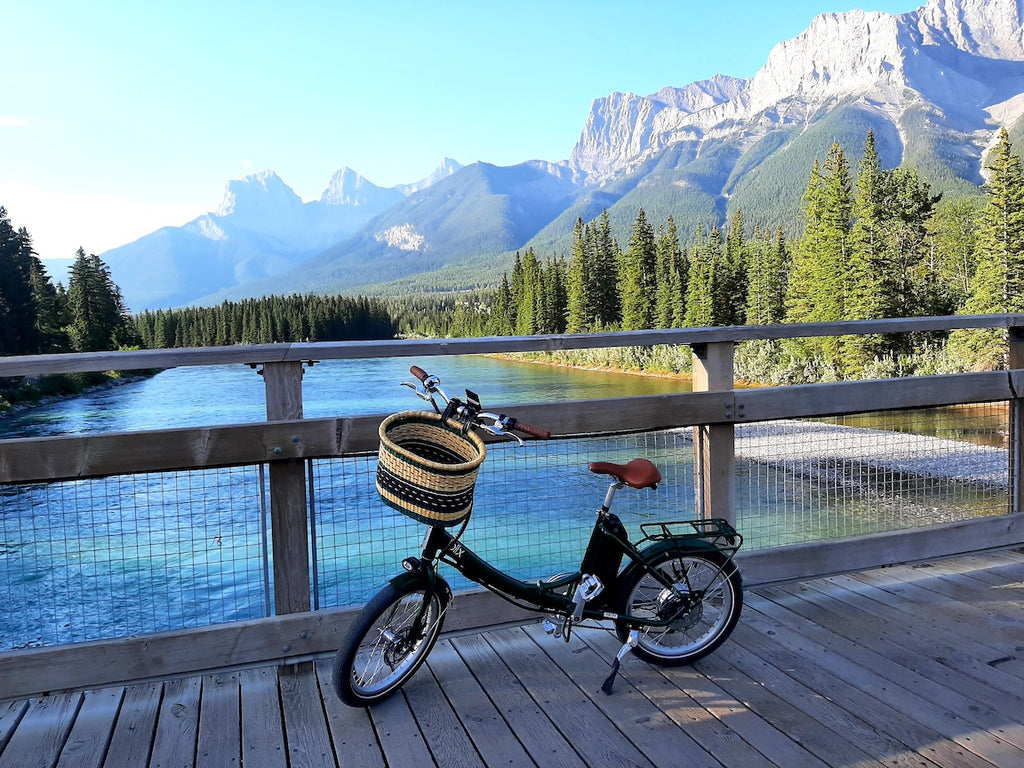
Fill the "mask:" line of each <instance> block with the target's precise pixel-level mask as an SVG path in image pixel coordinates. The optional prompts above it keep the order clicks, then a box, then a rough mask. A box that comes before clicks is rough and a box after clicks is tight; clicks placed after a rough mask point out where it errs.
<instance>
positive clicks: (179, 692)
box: [150, 677, 202, 768]
mask: <svg viewBox="0 0 1024 768" xmlns="http://www.w3.org/2000/svg"><path fill="white" fill-rule="evenodd" d="M201 692H202V680H201V679H200V678H198V677H189V678H184V679H181V680H168V681H167V682H166V683H164V698H163V701H162V702H161V704H160V711H159V713H158V714H157V721H156V732H155V734H154V735H153V756H152V759H151V760H150V768H192V766H194V765H195V762H196V741H197V738H198V735H199V706H200V695H201Z"/></svg>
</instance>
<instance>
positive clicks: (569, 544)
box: [0, 403, 1009, 649]
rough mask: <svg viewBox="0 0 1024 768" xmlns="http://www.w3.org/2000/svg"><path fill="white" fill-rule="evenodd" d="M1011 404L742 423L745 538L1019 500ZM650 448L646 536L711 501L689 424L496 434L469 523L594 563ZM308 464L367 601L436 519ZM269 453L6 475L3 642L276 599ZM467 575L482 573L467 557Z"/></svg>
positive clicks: (341, 583) (497, 544) (562, 558)
mask: <svg viewBox="0 0 1024 768" xmlns="http://www.w3.org/2000/svg"><path fill="white" fill-rule="evenodd" d="M1007 411H1008V408H1007V404H1006V403H992V404H987V405H982V406H961V407H955V408H941V409H928V410H926V411H909V412H891V413H885V414H865V415H859V416H849V417H844V418H842V419H827V420H823V419H816V420H797V421H776V422H764V423H758V424H743V425H737V427H736V432H735V443H736V456H737V461H736V477H735V499H736V515H737V527H738V528H739V530H740V531H741V532H742V533H743V535H744V536H745V538H746V545H745V546H746V547H747V548H764V547H775V546H781V545H785V544H789V543H794V542H801V541H813V540H817V539H829V538H840V537H844V536H851V535H857V534H862V533H870V532H879V531H890V530H899V529H903V528H908V527H914V526H920V525H928V524H932V523H937V522H947V521H951V520H959V519H965V518H969V517H977V516H983V515H990V514H999V513H1002V512H1005V511H1006V509H1007V498H1008V487H1009V472H1008V464H1009V460H1008V454H1007V447H1006V445H1007V434H1006V432H1007V424H1008V413H1007ZM638 456H643V457H646V458H649V459H651V460H652V461H654V462H655V463H656V464H657V465H658V466H659V467H660V468H661V471H662V475H663V482H662V484H661V486H660V487H659V488H658V489H656V490H643V491H635V490H631V489H630V490H627V491H624V492H622V493H620V494H619V495H618V496H617V498H616V502H615V511H616V512H617V513H618V514H619V515H620V517H621V518H622V520H623V522H624V523H625V524H626V527H627V529H628V530H629V531H630V534H631V536H633V537H636V536H637V532H638V530H639V526H640V525H641V524H642V523H645V522H649V521H652V520H686V519H691V518H693V517H695V516H696V514H697V513H696V506H695V502H694V446H693V432H692V430H691V429H689V428H685V429H673V430H665V431H659V432H652V433H641V434H630V435H610V436H600V437H586V438H576V439H567V440H550V441H532V442H530V443H528V444H527V445H525V446H523V447H518V446H515V445H514V444H511V443H499V444H492V445H491V446H489V448H488V459H487V461H485V462H484V464H483V466H482V468H481V471H480V475H479V479H478V483H477V489H476V502H475V508H474V512H473V516H472V518H471V522H470V524H469V526H468V528H467V530H466V532H465V534H464V537H463V541H464V542H465V543H466V544H467V545H468V546H469V547H471V548H472V549H474V550H475V551H476V552H478V553H479V554H481V555H482V556H484V557H485V558H486V559H488V560H489V561H491V562H492V563H494V564H495V565H496V566H498V567H499V568H501V569H503V570H505V571H506V572H508V573H510V574H512V575H514V576H518V577H520V578H525V579H532V578H542V577H546V576H550V575H553V574H555V573H559V572H565V571H573V570H575V569H576V568H577V567H578V564H579V561H580V558H581V556H582V553H583V550H584V548H585V546H586V542H587V538H588V536H589V532H590V529H591V527H592V524H593V519H594V510H596V509H597V508H598V507H599V506H600V504H601V502H602V500H603V498H604V493H605V489H606V487H607V478H605V477H600V476H597V475H593V474H591V473H590V472H588V471H587V465H588V463H589V462H591V461H596V460H602V461H615V462H626V461H628V460H629V459H632V458H635V457H638ZM308 466H309V470H310V472H309V476H310V480H309V487H308V497H309V499H308V500H309V514H310V521H309V522H310V532H311V536H310V548H311V555H312V560H313V563H314V572H313V574H312V577H311V578H312V585H311V586H312V589H313V602H314V606H315V607H319V608H330V607H342V606H350V605H356V604H359V603H362V602H363V601H365V600H366V599H367V598H368V597H369V596H370V595H372V594H373V593H374V592H375V591H376V590H377V589H379V588H380V587H381V586H382V585H383V584H384V582H385V581H386V579H387V578H389V577H390V576H392V575H394V574H395V573H397V572H398V571H399V570H400V563H401V560H402V558H404V557H406V556H409V555H416V554H418V553H419V547H420V543H421V541H422V538H423V534H424V532H425V528H424V526H422V525H421V524H419V523H416V522H414V521H412V520H410V519H408V518H406V517H404V516H403V515H402V514H400V513H398V512H396V511H394V510H392V509H390V508H388V507H386V506H384V505H383V504H382V503H381V502H380V500H379V498H378V496H377V493H376V490H375V471H376V456H375V455H372V454H371V455H360V456H351V457H347V458H341V459H318V460H311V461H309V462H308ZM265 474H266V468H265V467H264V466H255V467H254V466H249V467H237V468H229V469H216V470H194V471H187V472H185V471H183V472H171V473H163V474H157V473H154V474H141V475H133V476H122V477H112V478H106V479H99V480H83V481H75V482H59V483H52V484H48V485H18V486H2V487H0V593H2V594H3V596H4V600H3V601H0V633H2V637H0V647H2V648H5V649H11V648H19V647H28V646H35V645H57V644H63V643H71V642H78V641H84V640H98V639H106V638H113V637H122V636H125V635H129V634H138V633H146V632H154V631H160V630H175V629H184V628H188V627H195V626H204V625H208V624H215V623H220V622H226V621H232V620H236V619H249V618H257V617H261V616H266V615H269V614H270V613H271V611H272V605H273V602H272V600H273V595H272V584H271V580H270V576H269V574H270V565H271V559H272V557H273V552H272V547H271V546H270V544H269V543H268V535H267V526H268V525H269V511H268V509H267V501H266V499H267V488H266V487H265V482H266V478H265ZM446 575H447V576H449V577H451V579H450V580H451V581H452V585H453V587H454V588H456V589H461V588H466V587H469V586H472V585H470V584H467V583H465V582H463V581H460V580H458V579H456V578H454V576H453V575H452V574H451V573H447V574H446Z"/></svg>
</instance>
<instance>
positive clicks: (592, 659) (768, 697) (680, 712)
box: [0, 549, 1024, 768]
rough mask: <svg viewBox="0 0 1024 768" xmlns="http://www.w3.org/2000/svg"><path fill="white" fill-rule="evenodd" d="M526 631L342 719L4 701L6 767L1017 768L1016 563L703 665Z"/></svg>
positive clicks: (257, 680) (882, 586)
mask: <svg viewBox="0 0 1024 768" xmlns="http://www.w3.org/2000/svg"><path fill="white" fill-rule="evenodd" d="M616 646H617V643H616V642H615V641H614V639H613V638H612V637H610V636H609V635H608V634H607V633H603V632H580V633H578V634H577V635H576V636H574V638H573V640H572V642H571V643H569V644H568V645H566V644H565V643H563V642H561V641H556V640H553V639H551V638H549V637H547V636H546V635H544V634H543V632H542V631H541V630H540V627H539V626H538V625H528V626H524V627H513V628H502V629H494V630H490V631H487V632H484V633H482V634H474V635H463V636H454V637H445V638H443V639H442V641H441V642H440V643H439V644H438V646H437V648H436V650H435V651H434V653H433V654H432V655H431V657H430V659H429V662H428V666H427V668H424V669H421V670H420V672H418V673H417V675H416V676H415V677H414V678H413V680H412V681H411V682H410V683H409V684H408V685H406V687H405V689H404V690H403V692H402V693H401V694H399V695H397V696H395V697H393V698H392V699H391V700H389V701H388V702H386V703H384V704H382V705H380V706H378V707H376V708H374V709H373V710H370V711H364V710H353V709H349V708H347V707H344V706H342V705H341V704H340V703H339V702H338V701H337V699H336V698H335V697H334V695H333V693H332V692H331V689H330V683H329V678H330V661H329V660H324V661H323V662H322V663H318V664H317V665H316V668H315V670H309V671H306V672H300V673H298V674H290V673H287V672H281V673H280V674H279V673H278V672H277V671H276V670H275V669H272V668H263V669H249V670H242V671H230V672H223V673H221V674H215V675H208V676H204V677H191V678H186V679H177V680H167V681H163V682H146V683H138V684H134V685H129V686H126V687H113V688H104V689H99V690H93V691H85V692H75V693H61V694H55V695H50V696H45V697H39V698H34V699H29V700H17V701H4V702H0V767H7V766H10V767H12V768H35V767H36V766H39V767H44V766H74V767H75V768H94V767H97V768H98V767H99V766H114V767H115V768H122V767H125V768H137V767H140V768H141V767H144V766H151V767H152V768H156V767H157V766H160V767H161V768H178V767H181V766H211V767H212V768H229V767H231V766H242V767H243V768H264V767H266V768H286V767H289V766H290V767H291V768H318V767H319V766H329V767H334V766H358V767H359V768H366V767H369V766H415V768H423V766H431V765H438V766H444V767H445V768H456V767H457V766H498V765H501V766H512V767H513V768H517V767H518V766H534V765H536V766H542V767H543V768H549V767H550V766H602V767H603V766H666V767H671V768H677V767H678V766H680V765H686V766H742V767H743V768H757V767H758V766H784V767H785V768H793V767H794V766H800V767H801V768H804V767H805V766H809V767H813V766H836V767H837V768H838V767H839V766H843V767H846V766H882V765H885V766H936V765H937V766H984V767H985V768H991V766H1000V767H1001V768H1009V767H1010V766H1021V765H1024V550H1021V549H1017V550H1012V551H1002V552H998V553H986V554H981V555H975V556H969V557H961V558H958V559H954V560H948V561H941V562H934V563H930V564H927V565H925V566H919V567H895V568H886V569H880V570H874V571H869V572H865V573H860V574H851V575H844V576H837V577H833V578H827V579H816V580H813V581H807V582H804V583H800V584H791V585H786V586H777V587H771V588H758V589H755V590H752V591H750V592H748V594H747V605H746V608H745V609H744V613H743V616H742V618H741V621H740V625H739V627H738V629H737V630H736V632H735V633H734V635H733V637H732V638H731V639H730V641H729V642H727V643H726V644H725V645H724V646H722V648H720V649H719V650H718V652H717V653H715V654H713V655H712V656H711V657H710V658H708V659H705V660H702V661H701V662H698V663H697V664H696V665H695V666H694V667H684V668H677V669H659V668H655V667H651V666H649V665H647V664H645V663H643V662H641V661H640V660H638V659H635V658H632V657H627V660H626V661H625V663H624V664H623V671H622V674H621V677H620V679H619V680H618V682H617V684H616V690H615V693H614V694H613V695H612V696H605V695H604V694H602V693H601V692H600V690H599V688H600V685H601V682H602V680H603V678H604V676H605V674H606V673H607V669H608V661H609V658H610V656H611V654H612V653H613V652H614V650H615V649H616Z"/></svg>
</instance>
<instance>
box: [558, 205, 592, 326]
mask: <svg viewBox="0 0 1024 768" xmlns="http://www.w3.org/2000/svg"><path fill="white" fill-rule="evenodd" d="M592 246H593V230H592V229H591V228H590V227H589V226H584V224H583V219H576V225H575V226H574V227H573V230H572V245H571V247H570V252H569V253H570V255H569V266H568V270H567V274H566V293H567V301H566V303H567V308H566V319H565V326H566V331H568V332H569V333H584V332H586V331H588V330H590V327H591V323H593V322H594V320H595V318H596V307H595V300H594V286H593V280H592V276H591V272H592V265H591V258H590V253H591V251H592Z"/></svg>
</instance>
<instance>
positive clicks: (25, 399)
mask: <svg viewBox="0 0 1024 768" xmlns="http://www.w3.org/2000/svg"><path fill="white" fill-rule="evenodd" d="M155 373H157V372H156V371H150V372H145V373H140V372H139V371H133V372H132V373H131V375H127V376H126V375H124V374H122V373H120V372H118V371H106V372H103V373H68V374H54V375H49V376H38V377H33V378H31V379H28V380H23V381H21V382H19V383H18V384H17V385H16V386H14V387H10V388H6V389H4V388H0V419H2V418H6V417H9V416H13V415H15V414H19V413H24V412H25V411H28V410H31V409H32V408H39V407H41V406H44V405H50V404H51V403H57V402H60V401H61V400H66V399H68V398H72V397H79V396H81V395H84V394H86V393H88V392H102V391H104V390H107V389H113V388H115V387H120V386H123V385H125V384H130V383H132V382H135V381H140V380H141V379H145V378H148V377H150V376H153V375H154V374H155ZM27 378H28V377H26V379H27Z"/></svg>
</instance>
